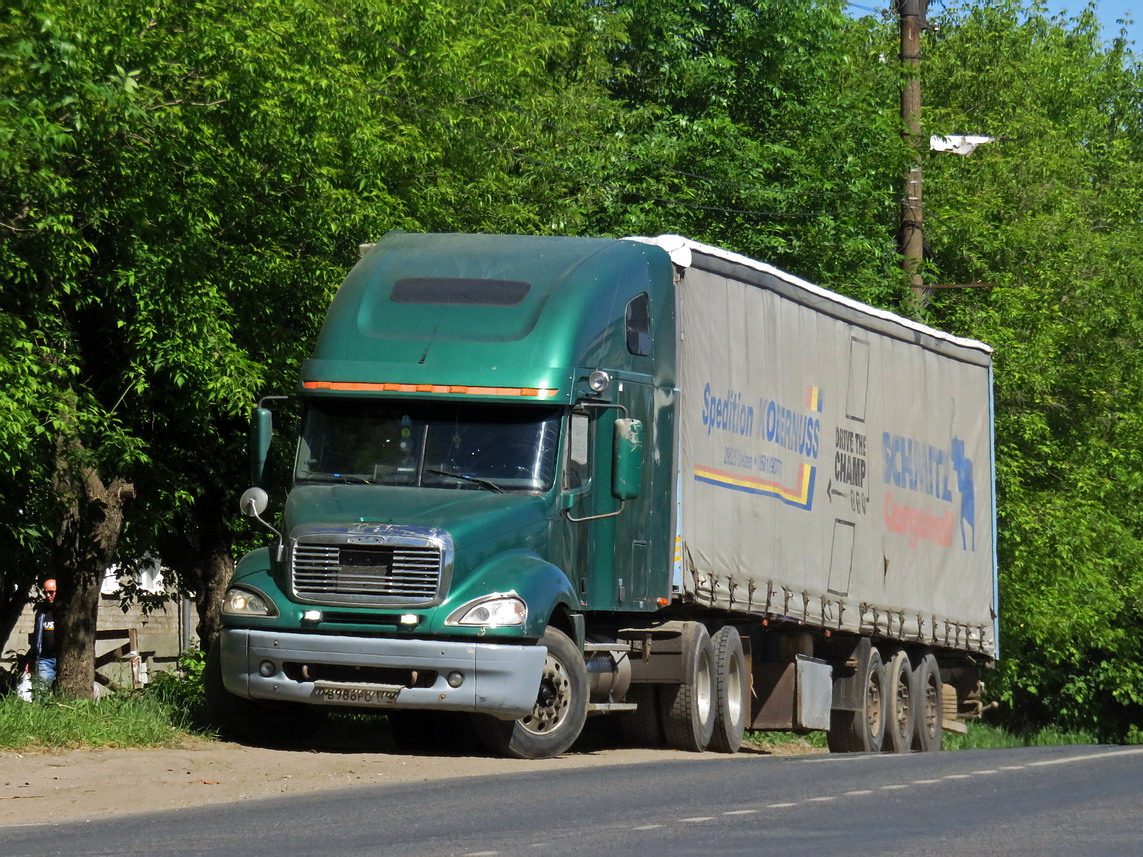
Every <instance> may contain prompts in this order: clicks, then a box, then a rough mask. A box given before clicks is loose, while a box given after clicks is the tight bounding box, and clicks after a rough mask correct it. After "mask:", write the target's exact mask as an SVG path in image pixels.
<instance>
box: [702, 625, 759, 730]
mask: <svg viewBox="0 0 1143 857" xmlns="http://www.w3.org/2000/svg"><path fill="white" fill-rule="evenodd" d="M710 642H711V645H712V646H713V647H714V708H715V720H714V733H713V734H712V735H711V738H710V744H709V749H711V750H714V751H715V752H718V753H737V752H738V748H739V747H741V746H742V736H743V735H744V734H745V733H746V718H747V716H748V714H749V711H750V684H749V682H748V680H747V677H748V673H747V671H746V655H745V654H744V653H743V651H742V636H741V635H740V634H739V633H738V629H737V628H735V627H734V626H732V625H727V626H726V627H724V628H721V629H719V630H718V632H717V633H715V635H714V636H713V637H711V640H710Z"/></svg>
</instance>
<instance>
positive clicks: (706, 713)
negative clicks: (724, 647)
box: [660, 622, 716, 753]
mask: <svg viewBox="0 0 1143 857" xmlns="http://www.w3.org/2000/svg"><path fill="white" fill-rule="evenodd" d="M694 626H695V628H697V630H696V631H695V632H694V639H693V640H692V641H691V644H690V645H689V646H687V647H684V651H683V658H684V663H683V682H682V683H681V684H665V685H662V686H661V689H660V694H661V695H660V703H661V705H662V710H663V734H664V735H665V736H666V739H667V746H668V747H671V748H673V749H675V750H688V751H690V752H693V753H699V752H702V751H703V750H705V749H706V747H707V745H708V744H709V743H710V739H711V736H712V735H713V734H714V722H715V718H716V712H715V704H714V693H715V677H714V647H713V646H712V645H711V642H710V634H709V633H707V630H706V628H705V627H703V626H702V625H700V624H699V623H697V622H696V623H694Z"/></svg>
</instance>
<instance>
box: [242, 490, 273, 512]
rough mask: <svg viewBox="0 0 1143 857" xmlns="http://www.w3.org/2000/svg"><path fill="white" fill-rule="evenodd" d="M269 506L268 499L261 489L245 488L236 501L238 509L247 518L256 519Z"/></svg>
mask: <svg viewBox="0 0 1143 857" xmlns="http://www.w3.org/2000/svg"><path fill="white" fill-rule="evenodd" d="M268 505H270V497H269V495H267V494H266V492H265V491H263V490H262V489H261V488H259V487H257V486H255V487H253V488H247V489H246V490H245V491H244V492H242V496H241V497H240V498H239V499H238V508H239V509H241V510H242V514H243V515H245V516H246V517H247V518H258V517H260V516H261V514H262V513H263V512H265V511H266V507H267V506H268Z"/></svg>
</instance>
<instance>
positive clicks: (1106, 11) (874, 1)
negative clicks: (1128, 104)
mask: <svg viewBox="0 0 1143 857" xmlns="http://www.w3.org/2000/svg"><path fill="white" fill-rule="evenodd" d="M888 6H889V3H887V2H885V0H853V2H851V3H850V4H849V8H850V12H851V14H854V15H861V14H863V13H865V12H879V11H881V10H882V9H885V8H887V7H888ZM1047 6H1048V11H1049V12H1051V13H1052V14H1057V15H1058V14H1066V15H1067V16H1068V17H1069V18H1073V17H1075V16H1076V15H1078V14H1079V13H1080V12H1081V11H1083V10H1084V9H1085V8H1087V3H1086V2H1085V0H1047ZM940 9H941V0H929V10H930V12H931V13H936V12H939V11H940ZM1096 15H1097V16H1098V18H1099V22H1100V24H1101V25H1102V29H1103V38H1104V39H1105V40H1110V39H1113V38H1115V37H1116V36H1117V35H1119V25H1118V24H1116V23H1115V22H1116V20H1118V19H1119V18H1126V17H1128V16H1129V15H1130V16H1131V17H1132V18H1134V19H1135V20H1134V21H1133V22H1132V23H1131V24H1130V25H1129V26H1128V27H1127V37H1128V38H1129V39H1130V40H1131V41H1133V42H1134V43H1135V52H1136V53H1143V0H1096Z"/></svg>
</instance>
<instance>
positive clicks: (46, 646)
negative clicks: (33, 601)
mask: <svg viewBox="0 0 1143 857" xmlns="http://www.w3.org/2000/svg"><path fill="white" fill-rule="evenodd" d="M43 591H44V600H43V601H41V602H40V603H39V604H37V605H36V614H35V615H36V623H35V626H34V630H33V631H32V648H31V650H30V651H29V652H28V655H29V660H28V666H27V667H25V669H31V662H32V660H34V661H35V663H36V682H35V684H36V691H37V693H46V692H47V691H48V690H50V689H51V687H52V685H53V684H54V683H55V680H56V618H55V616H54V615H52V605H53V604H55V600H56V582H55V581H54V580H45V581H44V586H43Z"/></svg>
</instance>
